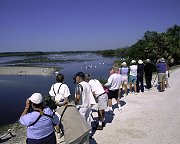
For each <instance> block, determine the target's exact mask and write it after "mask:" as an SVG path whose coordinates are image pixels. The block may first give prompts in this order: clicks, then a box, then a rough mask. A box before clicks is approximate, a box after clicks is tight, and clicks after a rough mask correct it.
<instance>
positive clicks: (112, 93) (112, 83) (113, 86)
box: [104, 67, 122, 112]
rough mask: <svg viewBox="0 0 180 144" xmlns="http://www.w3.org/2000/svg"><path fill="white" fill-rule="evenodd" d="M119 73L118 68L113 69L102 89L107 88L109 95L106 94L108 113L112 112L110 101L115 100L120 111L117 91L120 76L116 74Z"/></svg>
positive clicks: (119, 84)
mask: <svg viewBox="0 0 180 144" xmlns="http://www.w3.org/2000/svg"><path fill="white" fill-rule="evenodd" d="M118 71H119V67H114V73H113V74H111V75H110V76H109V78H108V82H107V83H105V84H104V87H108V88H109V93H108V109H109V111H110V112H113V109H112V99H113V98H115V99H116V102H117V105H118V108H119V110H120V111H121V110H122V108H121V105H120V101H119V96H118V94H119V89H120V86H121V81H122V79H121V75H120V74H118Z"/></svg>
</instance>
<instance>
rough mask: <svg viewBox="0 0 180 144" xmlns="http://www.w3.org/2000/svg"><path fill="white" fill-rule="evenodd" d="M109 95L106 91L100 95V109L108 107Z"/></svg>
mask: <svg viewBox="0 0 180 144" xmlns="http://www.w3.org/2000/svg"><path fill="white" fill-rule="evenodd" d="M107 101H108V95H107V94H106V93H105V94H103V95H101V96H99V97H98V99H97V102H98V110H104V109H106V108H107Z"/></svg>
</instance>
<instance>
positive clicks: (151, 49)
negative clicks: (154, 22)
mask: <svg viewBox="0 0 180 144" xmlns="http://www.w3.org/2000/svg"><path fill="white" fill-rule="evenodd" d="M97 53H98V54H102V55H103V56H114V57H117V58H120V59H119V60H118V61H119V62H121V61H122V60H124V59H126V61H130V60H132V59H135V60H139V59H142V60H146V59H147V58H149V59H150V60H151V61H152V62H154V63H155V62H156V61H157V59H159V58H161V57H164V58H165V59H166V60H167V62H168V63H169V64H171V65H175V64H180V26H178V25H174V26H172V27H170V28H168V29H167V30H166V32H162V33H158V32H156V31H146V32H145V33H144V36H143V37H142V38H141V39H139V40H138V41H137V42H136V43H135V44H133V45H132V46H130V47H125V48H118V49H116V50H105V51H98V52H97Z"/></svg>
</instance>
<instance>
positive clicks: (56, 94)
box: [49, 74, 71, 138]
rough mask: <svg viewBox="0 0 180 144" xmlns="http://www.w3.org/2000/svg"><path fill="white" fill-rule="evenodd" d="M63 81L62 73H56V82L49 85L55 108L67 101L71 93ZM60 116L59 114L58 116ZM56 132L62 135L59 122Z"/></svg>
mask: <svg viewBox="0 0 180 144" xmlns="http://www.w3.org/2000/svg"><path fill="white" fill-rule="evenodd" d="M63 82H64V75H63V74H57V75H56V83H55V84H53V85H52V86H51V89H50V91H49V94H50V96H51V97H52V99H54V100H55V102H56V105H57V106H58V107H57V109H58V108H59V107H60V106H63V105H65V104H67V103H68V97H69V96H70V95H71V94H70V90H69V88H68V86H67V85H66V84H64V83H63ZM59 117H60V116H59ZM56 132H57V134H58V136H59V138H61V137H62V136H63V133H64V132H63V128H62V125H61V124H59V125H57V126H56Z"/></svg>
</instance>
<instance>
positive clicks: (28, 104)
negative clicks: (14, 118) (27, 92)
mask: <svg viewBox="0 0 180 144" xmlns="http://www.w3.org/2000/svg"><path fill="white" fill-rule="evenodd" d="M30 105H31V101H30V100H29V99H27V100H26V106H25V108H24V111H23V112H22V114H21V116H24V115H26V114H27V113H28V111H29V108H30Z"/></svg>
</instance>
